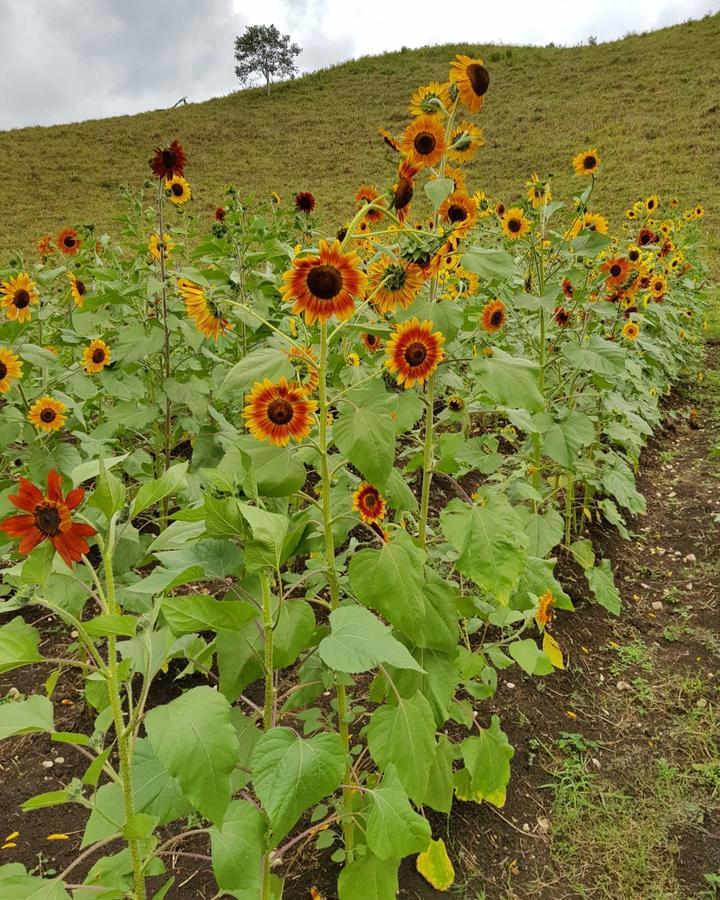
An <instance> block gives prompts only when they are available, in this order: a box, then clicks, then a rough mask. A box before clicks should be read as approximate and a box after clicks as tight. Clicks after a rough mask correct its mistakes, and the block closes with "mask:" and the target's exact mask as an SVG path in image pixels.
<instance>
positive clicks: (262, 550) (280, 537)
mask: <svg viewBox="0 0 720 900" xmlns="http://www.w3.org/2000/svg"><path fill="white" fill-rule="evenodd" d="M240 512H241V513H242V515H243V516H244V518H245V519H246V521H247V523H248V525H249V526H250V530H251V531H252V540H251V541H247V542H246V544H245V567H246V568H247V570H248V571H249V572H257V571H258V570H259V569H264V568H271V569H278V568H279V567H280V565H281V564H282V561H283V547H284V545H285V537H286V535H287V531H288V525H289V524H290V522H289V520H288V518H287V516H280V515H278V514H277V513H271V512H267V511H266V510H264V509H260V508H259V507H257V506H251V505H250V504H249V503H241V504H240Z"/></svg>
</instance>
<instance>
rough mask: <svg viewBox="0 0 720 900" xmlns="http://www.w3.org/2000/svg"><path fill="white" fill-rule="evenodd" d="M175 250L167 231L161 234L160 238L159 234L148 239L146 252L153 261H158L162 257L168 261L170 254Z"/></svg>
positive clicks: (173, 242)
mask: <svg viewBox="0 0 720 900" xmlns="http://www.w3.org/2000/svg"><path fill="white" fill-rule="evenodd" d="M174 249H175V241H174V240H173V239H172V238H171V237H170V235H169V234H168V233H167V231H164V232H163V236H162V238H161V237H160V235H159V234H153V235H151V237H150V242H149V243H148V250H149V251H150V255H151V256H152V257H154V258H155V259H157V260H159V259H160V257H161V256H162V257H163V259H170V254H171V253H172V251H173V250H174Z"/></svg>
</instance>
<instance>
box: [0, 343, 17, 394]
mask: <svg viewBox="0 0 720 900" xmlns="http://www.w3.org/2000/svg"><path fill="white" fill-rule="evenodd" d="M20 378H22V363H21V362H20V357H19V356H16V355H15V354H14V353H13V352H12V350H8V349H7V348H6V347H0V394H7V392H8V391H9V390H10V385H11V382H12V381H15V380H19V379H20Z"/></svg>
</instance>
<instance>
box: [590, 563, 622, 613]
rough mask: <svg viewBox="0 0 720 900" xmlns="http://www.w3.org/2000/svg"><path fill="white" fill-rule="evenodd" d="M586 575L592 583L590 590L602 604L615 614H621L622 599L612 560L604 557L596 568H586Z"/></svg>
mask: <svg viewBox="0 0 720 900" xmlns="http://www.w3.org/2000/svg"><path fill="white" fill-rule="evenodd" d="M585 577H586V578H587V583H588V584H589V585H590V590H591V591H592V592H593V596H594V597H595V599H596V600H597V602H598V603H599V604H600V606H604V607H605V609H606V610H607V611H608V612H610V613H612V614H613V615H614V616H618V615H620V607H621V606H622V600H621V598H620V593H619V592H618V589H617V588H616V587H615V579H614V578H613V573H612V569H611V568H610V561H609V560H607V559H603V560H601V562H600V563H598V565H597V566H595V567H594V568H592V569H585Z"/></svg>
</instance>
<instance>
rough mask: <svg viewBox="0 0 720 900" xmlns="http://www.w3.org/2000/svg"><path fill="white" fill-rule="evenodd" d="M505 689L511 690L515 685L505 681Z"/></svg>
mask: <svg viewBox="0 0 720 900" xmlns="http://www.w3.org/2000/svg"><path fill="white" fill-rule="evenodd" d="M505 687H506V688H510V690H512V689H513V688H514V687H515V684H514V683H513V682H512V681H506V682H505Z"/></svg>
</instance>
